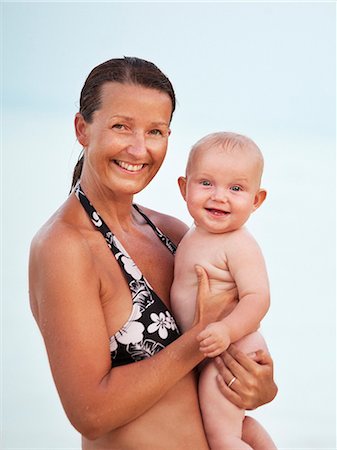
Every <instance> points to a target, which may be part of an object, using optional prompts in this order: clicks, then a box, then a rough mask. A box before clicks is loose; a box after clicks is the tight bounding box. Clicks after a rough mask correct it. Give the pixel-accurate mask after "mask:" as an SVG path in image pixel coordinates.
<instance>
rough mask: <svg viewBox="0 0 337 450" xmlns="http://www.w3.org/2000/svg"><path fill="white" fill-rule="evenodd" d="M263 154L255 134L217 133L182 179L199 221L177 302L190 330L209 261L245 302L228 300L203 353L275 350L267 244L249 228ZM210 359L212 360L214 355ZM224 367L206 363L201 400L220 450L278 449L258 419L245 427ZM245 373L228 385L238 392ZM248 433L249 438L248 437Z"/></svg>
mask: <svg viewBox="0 0 337 450" xmlns="http://www.w3.org/2000/svg"><path fill="white" fill-rule="evenodd" d="M262 171H263V156H262V154H261V151H260V150H259V148H258V147H257V145H256V144H255V143H254V142H253V141H252V140H251V139H249V138H247V137H245V136H242V135H239V134H234V133H226V132H221V133H213V134H210V135H208V136H206V137H204V138H203V139H201V140H200V141H198V142H197V143H196V144H195V145H194V146H193V147H192V150H191V152H190V155H189V158H188V162H187V168H186V176H185V177H180V178H179V180H178V183H179V187H180V191H181V193H182V196H183V197H184V199H185V201H186V202H187V208H188V211H189V213H190V214H191V216H192V217H193V219H194V225H193V226H192V227H191V229H190V230H189V231H188V232H187V233H186V235H185V236H184V238H183V239H182V241H181V242H180V244H179V246H178V250H177V253H176V257H175V270H174V282H173V285H172V290H171V304H172V309H173V313H174V315H175V317H176V318H177V320H178V323H179V325H180V328H181V330H182V331H186V330H187V329H189V328H190V327H191V326H192V323H193V320H194V313H195V301H196V293H197V277H196V272H195V265H196V264H197V265H200V266H203V267H204V268H205V269H206V271H207V273H208V277H209V283H210V289H211V291H212V292H213V293H218V292H225V291H227V290H229V289H232V288H234V287H236V288H237V291H238V302H237V303H236V304H235V305H228V311H229V312H228V315H226V316H225V317H223V318H222V320H220V321H218V322H215V323H212V324H210V325H208V326H207V327H206V328H205V329H204V330H203V331H202V332H201V333H200V334H199V336H198V339H199V341H200V351H201V352H202V353H204V355H205V356H207V357H208V358H213V357H215V356H217V355H219V354H220V353H222V352H223V351H225V350H226V349H227V347H228V346H229V345H230V344H231V343H233V342H235V345H236V347H238V348H239V349H240V350H241V351H243V352H245V353H250V352H254V351H256V350H258V349H264V350H265V351H267V346H266V343H265V341H264V339H263V337H262V336H261V334H260V333H259V332H258V331H257V330H258V328H259V324H260V321H261V319H262V318H263V317H264V315H265V314H266V312H267V310H268V308H269V284H268V276H267V272H266V267H265V263H264V259H263V256H262V254H261V250H260V248H259V246H258V244H257V243H256V241H255V240H254V238H253V237H252V235H251V234H250V233H249V232H248V231H247V229H246V228H244V224H245V223H246V221H247V220H248V218H249V216H250V214H251V213H252V212H253V211H255V210H256V209H257V208H259V206H260V205H261V204H262V203H263V201H264V200H265V198H266V194H267V193H266V191H265V190H264V189H261V188H260V182H261V176H262ZM209 361H210V360H209ZM216 375H217V370H216V369H215V367H214V365H213V363H212V362H211V361H210V362H209V363H207V364H205V365H204V366H202V368H201V373H200V379H199V399H200V407H201V411H202V416H203V421H204V426H205V430H206V434H207V438H208V441H209V445H210V447H211V449H212V450H218V449H221V450H233V449H236V450H239V449H240V450H241V449H242V450H244V449H245V450H248V449H252V448H253V447H252V446H250V445H248V444H247V442H250V443H252V442H254V449H258V450H273V449H276V447H275V444H274V443H273V441H272V440H271V438H270V437H269V435H268V434H267V433H266V431H265V430H264V429H263V428H262V427H261V426H260V425H259V424H258V423H257V422H254V427H255V428H254V427H253V428H252V427H249V430H248V429H247V430H245V428H244V427H245V425H244V416H245V412H244V411H243V410H240V409H239V408H238V407H237V406H235V405H234V404H232V403H231V402H229V400H227V399H226V398H225V397H224V396H223V395H221V394H220V392H219V389H218V386H217V383H216ZM239 382H240V381H239V379H237V378H236V377H234V376H233V377H232V379H231V380H229V381H228V387H230V388H231V389H233V390H235V383H239ZM243 435H244V436H245V440H246V441H247V442H245V441H244V440H243V439H242V436H243Z"/></svg>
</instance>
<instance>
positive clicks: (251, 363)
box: [214, 345, 277, 409]
mask: <svg viewBox="0 0 337 450" xmlns="http://www.w3.org/2000/svg"><path fill="white" fill-rule="evenodd" d="M214 362H215V365H216V367H217V369H218V371H219V375H218V376H217V382H218V386H219V389H220V391H221V392H222V394H223V395H224V396H225V397H226V398H227V399H228V400H229V401H230V402H232V403H234V405H236V406H238V407H239V408H241V409H255V408H257V407H258V406H261V405H264V404H265V403H269V402H271V401H272V400H273V399H274V397H275V396H276V394H277V386H276V384H275V382H274V379H273V360H272V359H271V357H270V355H269V354H268V353H266V352H265V351H263V350H258V351H256V352H254V353H251V354H249V355H245V354H244V353H243V352H241V351H239V350H238V349H237V348H236V347H235V345H231V346H230V347H228V349H227V351H226V352H224V353H223V354H222V355H221V356H218V357H217V358H215V361H214Z"/></svg>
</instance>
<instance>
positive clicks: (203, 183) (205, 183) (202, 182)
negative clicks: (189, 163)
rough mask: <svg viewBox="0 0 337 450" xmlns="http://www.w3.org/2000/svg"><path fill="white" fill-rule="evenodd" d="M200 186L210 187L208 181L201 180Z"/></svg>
mask: <svg viewBox="0 0 337 450" xmlns="http://www.w3.org/2000/svg"><path fill="white" fill-rule="evenodd" d="M200 184H201V185H202V186H210V185H211V182H210V181H208V180H202V181H200Z"/></svg>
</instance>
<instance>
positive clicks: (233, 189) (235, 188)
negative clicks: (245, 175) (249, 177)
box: [231, 186, 242, 192]
mask: <svg viewBox="0 0 337 450" xmlns="http://www.w3.org/2000/svg"><path fill="white" fill-rule="evenodd" d="M231 190H232V191H235V192H239V191H242V188H241V186H232V187H231Z"/></svg>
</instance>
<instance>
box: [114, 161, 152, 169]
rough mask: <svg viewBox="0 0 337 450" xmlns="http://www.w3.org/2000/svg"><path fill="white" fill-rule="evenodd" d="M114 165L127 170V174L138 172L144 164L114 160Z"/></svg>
mask: <svg viewBox="0 0 337 450" xmlns="http://www.w3.org/2000/svg"><path fill="white" fill-rule="evenodd" d="M114 163H115V164H117V166H119V167H121V168H122V169H125V170H128V171H129V172H139V171H140V170H141V169H142V168H143V167H144V165H145V164H130V163H127V162H124V161H119V160H118V159H114Z"/></svg>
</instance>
